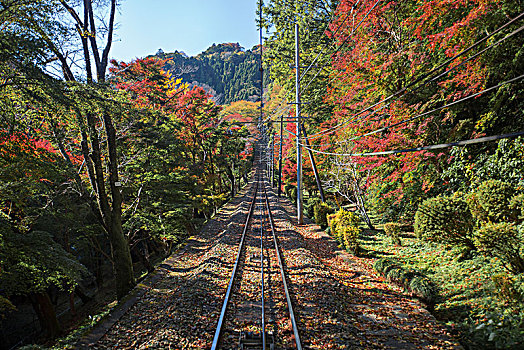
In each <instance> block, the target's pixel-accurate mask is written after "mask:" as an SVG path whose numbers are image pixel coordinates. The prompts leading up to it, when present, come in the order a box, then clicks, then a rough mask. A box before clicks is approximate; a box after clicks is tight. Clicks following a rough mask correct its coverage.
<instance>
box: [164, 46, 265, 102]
mask: <svg viewBox="0 0 524 350" xmlns="http://www.w3.org/2000/svg"><path fill="white" fill-rule="evenodd" d="M155 56H156V57H159V58H162V59H168V61H167V63H166V65H165V69H166V70H167V71H169V72H171V73H172V74H173V76H174V77H177V78H182V79H183V80H184V81H185V82H188V83H190V84H192V85H198V86H201V87H203V88H204V89H206V91H208V92H209V93H210V94H211V95H213V97H214V100H215V101H216V102H217V103H219V104H227V103H231V102H234V101H240V100H245V101H252V102H254V101H258V100H259V96H260V72H259V47H258V46H255V47H253V48H252V49H251V50H245V49H244V48H243V47H241V46H240V45H239V44H238V43H236V44H234V43H227V44H218V45H215V44H213V45H212V46H211V47H209V48H208V49H207V50H206V51H204V52H202V53H200V54H198V55H197V56H194V57H188V56H187V55H186V54H185V53H184V52H180V51H175V52H173V53H165V52H163V51H162V50H161V49H160V50H158V52H157V53H156V55H155ZM264 80H266V79H264Z"/></svg>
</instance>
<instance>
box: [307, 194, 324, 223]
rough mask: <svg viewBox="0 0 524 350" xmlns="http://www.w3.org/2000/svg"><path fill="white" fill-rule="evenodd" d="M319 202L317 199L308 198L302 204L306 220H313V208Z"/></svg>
mask: <svg viewBox="0 0 524 350" xmlns="http://www.w3.org/2000/svg"><path fill="white" fill-rule="evenodd" d="M320 202H321V201H320V199H318V198H317V197H309V198H308V200H307V201H306V202H305V203H304V213H305V214H306V216H307V217H308V218H310V219H313V218H314V217H315V210H314V207H315V205H316V204H318V203H320Z"/></svg>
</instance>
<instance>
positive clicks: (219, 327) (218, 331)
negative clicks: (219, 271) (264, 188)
mask: <svg viewBox="0 0 524 350" xmlns="http://www.w3.org/2000/svg"><path fill="white" fill-rule="evenodd" d="M257 193H258V181H257V182H256V184H255V193H254V195H253V200H252V201H251V205H250V206H249V211H248V213H247V218H246V223H245V224H244V230H243V231H242V238H241V239H240V244H239V247H238V252H237V258H236V261H235V265H234V266H233V271H232V272H231V278H230V279H229V285H228V286H227V291H226V296H225V297H224V303H223V304H222V310H221V312H220V318H219V319H218V324H217V328H216V330H215V336H214V337H213V344H212V345H211V349H212V350H216V349H217V348H218V343H219V341H220V335H221V334H222V325H223V324H224V319H225V316H226V310H227V305H228V303H229V298H230V296H231V291H232V289H233V282H234V280H235V277H236V274H237V267H238V264H239V262H240V256H241V255H242V248H243V246H244V241H245V237H246V232H247V229H248V227H249V221H250V220H251V216H252V214H253V209H254V207H255V203H256V199H257Z"/></svg>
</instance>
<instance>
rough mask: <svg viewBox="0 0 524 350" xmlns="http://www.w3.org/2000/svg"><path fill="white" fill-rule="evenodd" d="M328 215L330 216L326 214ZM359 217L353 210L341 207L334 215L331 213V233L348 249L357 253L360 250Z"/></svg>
mask: <svg viewBox="0 0 524 350" xmlns="http://www.w3.org/2000/svg"><path fill="white" fill-rule="evenodd" d="M326 217H328V216H326ZM358 224H359V219H358V217H357V215H355V214H354V213H352V212H349V211H346V210H344V209H340V210H339V211H337V212H336V213H335V214H333V215H329V228H330V232H331V235H332V236H333V237H335V239H337V240H338V241H339V242H340V243H341V244H342V245H343V246H344V248H346V250H347V251H349V252H351V253H352V254H355V255H357V254H358V251H359V244H358V236H359V235H360V228H359V227H358Z"/></svg>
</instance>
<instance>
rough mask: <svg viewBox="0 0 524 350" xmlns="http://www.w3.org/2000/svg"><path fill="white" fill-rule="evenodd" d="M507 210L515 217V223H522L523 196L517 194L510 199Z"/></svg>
mask: <svg viewBox="0 0 524 350" xmlns="http://www.w3.org/2000/svg"><path fill="white" fill-rule="evenodd" d="M509 209H510V210H511V212H512V213H513V215H514V217H515V221H517V222H523V221H524V194H519V195H517V196H515V197H513V198H511V200H510V202H509Z"/></svg>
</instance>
